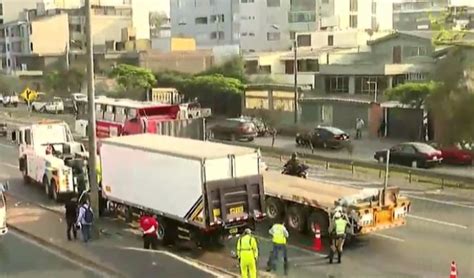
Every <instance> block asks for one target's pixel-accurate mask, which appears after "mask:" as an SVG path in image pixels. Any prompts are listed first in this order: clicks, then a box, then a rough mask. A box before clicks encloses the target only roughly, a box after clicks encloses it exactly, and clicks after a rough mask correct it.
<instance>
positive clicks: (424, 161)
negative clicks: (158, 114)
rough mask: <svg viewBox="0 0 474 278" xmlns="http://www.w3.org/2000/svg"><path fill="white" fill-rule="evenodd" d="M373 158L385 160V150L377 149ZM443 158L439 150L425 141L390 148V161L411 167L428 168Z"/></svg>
mask: <svg viewBox="0 0 474 278" xmlns="http://www.w3.org/2000/svg"><path fill="white" fill-rule="evenodd" d="M374 158H375V159H376V160H377V161H379V162H386V160H387V150H381V151H377V152H375V154H374ZM442 160H443V158H442V154H441V151H439V150H437V149H435V148H433V147H432V146H430V145H428V144H425V143H417V142H409V143H402V144H398V145H395V146H393V147H391V148H390V163H393V164H399V165H404V166H410V167H413V168H429V167H433V166H435V165H438V164H440V163H441V161H442Z"/></svg>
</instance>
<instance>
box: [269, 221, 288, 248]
mask: <svg viewBox="0 0 474 278" xmlns="http://www.w3.org/2000/svg"><path fill="white" fill-rule="evenodd" d="M272 230H273V239H272V240H273V243H276V244H286V236H285V227H284V226H283V225H282V224H275V225H273V227H272Z"/></svg>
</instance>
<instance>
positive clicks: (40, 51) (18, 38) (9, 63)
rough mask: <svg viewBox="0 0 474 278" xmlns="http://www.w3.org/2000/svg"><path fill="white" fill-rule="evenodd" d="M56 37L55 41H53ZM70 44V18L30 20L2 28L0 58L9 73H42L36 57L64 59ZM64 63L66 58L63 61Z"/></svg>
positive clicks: (15, 22)
mask: <svg viewBox="0 0 474 278" xmlns="http://www.w3.org/2000/svg"><path fill="white" fill-rule="evenodd" d="M51 34H54V39H45V38H51ZM68 43H69V28H68V15H67V14H58V15H55V16H44V17H38V18H35V19H32V20H29V19H27V18H25V19H22V20H17V21H12V22H9V23H6V24H2V25H0V57H1V60H2V69H3V70H4V71H5V72H6V73H10V74H12V73H14V72H17V71H27V70H33V71H34V70H42V69H43V68H44V66H45V63H46V64H48V61H47V59H43V60H42V65H38V64H37V63H34V62H33V60H34V59H35V57H39V56H41V57H49V56H58V55H59V56H61V55H64V52H65V50H66V48H67V45H68ZM63 59H64V60H65V58H63Z"/></svg>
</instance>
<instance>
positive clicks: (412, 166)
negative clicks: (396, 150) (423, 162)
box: [411, 160, 420, 168]
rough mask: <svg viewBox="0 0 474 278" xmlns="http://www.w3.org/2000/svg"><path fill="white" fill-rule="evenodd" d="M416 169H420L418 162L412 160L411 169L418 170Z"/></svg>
mask: <svg viewBox="0 0 474 278" xmlns="http://www.w3.org/2000/svg"><path fill="white" fill-rule="evenodd" d="M418 167H420V164H419V163H418V161H417V160H413V161H412V162H411V168H418Z"/></svg>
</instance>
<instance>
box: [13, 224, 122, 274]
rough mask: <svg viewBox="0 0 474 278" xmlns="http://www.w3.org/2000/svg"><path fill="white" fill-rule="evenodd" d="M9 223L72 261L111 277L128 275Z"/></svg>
mask: <svg viewBox="0 0 474 278" xmlns="http://www.w3.org/2000/svg"><path fill="white" fill-rule="evenodd" d="M7 224H8V227H9V228H10V229H12V230H14V231H15V232H17V233H19V234H21V235H23V236H25V237H27V238H29V239H31V240H33V241H35V242H36V243H38V244H39V245H42V246H46V247H48V248H50V249H53V250H54V251H56V252H58V253H60V254H63V255H64V256H65V257H67V258H68V259H70V260H72V261H76V262H79V263H80V264H83V265H86V266H89V267H91V268H93V269H96V270H99V271H100V272H102V273H104V274H107V275H109V276H111V277H126V276H125V275H123V274H121V273H119V272H117V271H115V270H113V269H112V268H109V267H106V266H104V265H102V264H98V263H97V262H95V261H93V260H91V259H88V258H86V257H84V256H81V255H78V254H76V253H74V252H71V251H69V250H67V249H66V248H63V247H60V246H58V245H56V244H54V243H51V242H49V241H47V240H44V239H42V238H40V237H38V236H36V235H35V234H33V233H30V232H27V231H25V230H23V229H20V228H18V227H17V226H15V225H11V224H10V223H8V221H7Z"/></svg>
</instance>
